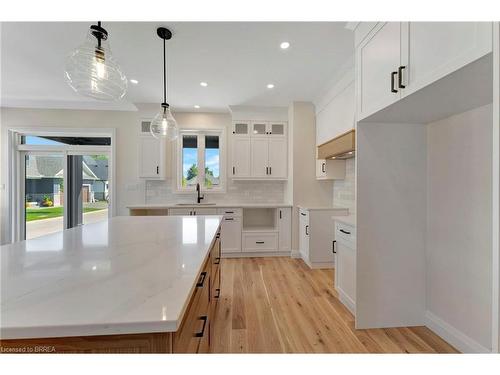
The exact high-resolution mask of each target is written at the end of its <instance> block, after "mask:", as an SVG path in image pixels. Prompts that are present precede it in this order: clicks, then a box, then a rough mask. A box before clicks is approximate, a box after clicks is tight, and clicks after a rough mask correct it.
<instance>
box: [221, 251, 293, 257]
mask: <svg viewBox="0 0 500 375" xmlns="http://www.w3.org/2000/svg"><path fill="white" fill-rule="evenodd" d="M221 255H222V258H263V257H289V256H290V252H289V251H261V252H255V253H254V252H251V253H249V252H245V253H222V254H221Z"/></svg>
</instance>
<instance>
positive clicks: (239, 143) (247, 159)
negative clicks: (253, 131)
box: [230, 136, 252, 177]
mask: <svg viewBox="0 0 500 375" xmlns="http://www.w3.org/2000/svg"><path fill="white" fill-rule="evenodd" d="M250 147H251V146H250V138H249V137H239V136H236V137H233V140H232V143H231V157H232V163H233V165H232V168H231V171H230V175H231V176H232V177H250V176H251V175H252V174H251V170H250V168H251V149H250Z"/></svg>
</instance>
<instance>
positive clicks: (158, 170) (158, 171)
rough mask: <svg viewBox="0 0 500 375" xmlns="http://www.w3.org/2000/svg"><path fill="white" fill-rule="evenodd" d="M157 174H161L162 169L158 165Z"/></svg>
mask: <svg viewBox="0 0 500 375" xmlns="http://www.w3.org/2000/svg"><path fill="white" fill-rule="evenodd" d="M156 174H160V167H159V166H158V165H157V166H156Z"/></svg>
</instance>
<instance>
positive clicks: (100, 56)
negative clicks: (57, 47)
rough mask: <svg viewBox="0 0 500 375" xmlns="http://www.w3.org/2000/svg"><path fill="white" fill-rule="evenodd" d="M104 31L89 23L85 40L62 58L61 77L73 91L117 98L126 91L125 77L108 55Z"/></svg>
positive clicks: (107, 44) (100, 97)
mask: <svg viewBox="0 0 500 375" xmlns="http://www.w3.org/2000/svg"><path fill="white" fill-rule="evenodd" d="M107 39H108V32H107V31H106V30H105V29H104V28H103V27H101V22H100V21H99V22H98V23H97V25H92V26H90V29H89V31H88V33H87V38H86V39H85V42H84V43H83V44H82V45H81V46H79V47H78V48H77V49H76V50H75V51H73V52H72V53H71V54H70V55H69V56H68V57H67V59H66V71H65V77H66V81H67V82H68V84H69V85H70V86H71V88H72V89H73V90H75V91H76V92H77V93H79V94H81V95H85V96H89V97H91V98H95V99H99V100H119V99H121V98H123V96H124V95H125V93H126V92H127V77H125V75H124V74H123V72H122V71H121V69H120V66H119V65H118V64H117V63H116V61H115V59H114V58H113V56H112V55H111V50H110V48H109V43H108V40H107Z"/></svg>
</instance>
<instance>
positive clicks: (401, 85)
mask: <svg viewBox="0 0 500 375" xmlns="http://www.w3.org/2000/svg"><path fill="white" fill-rule="evenodd" d="M403 69H406V66H404V65H401V66H400V67H399V68H398V86H399V88H400V89H404V88H406V86H405V85H403Z"/></svg>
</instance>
